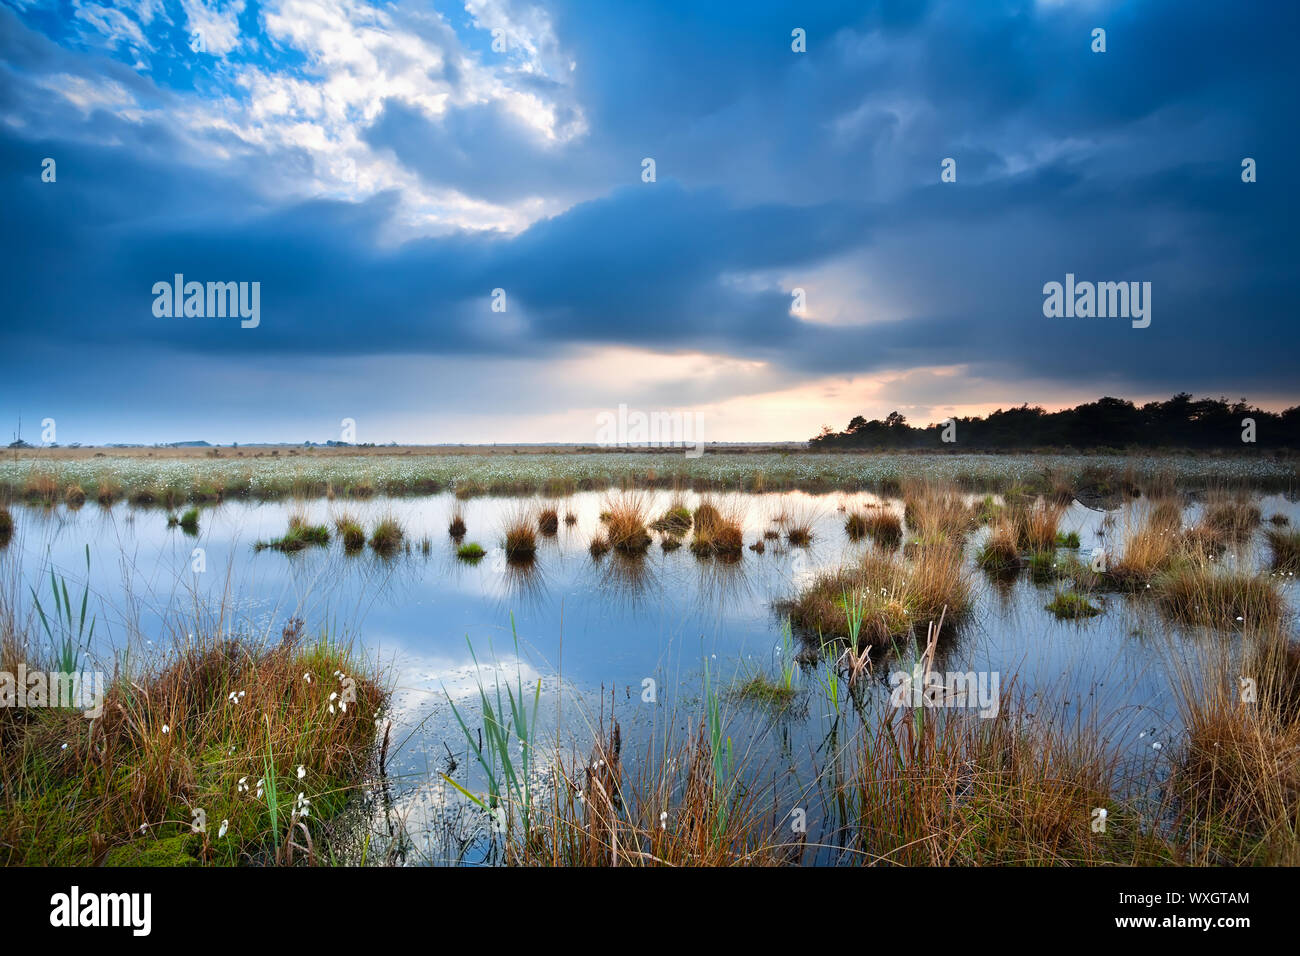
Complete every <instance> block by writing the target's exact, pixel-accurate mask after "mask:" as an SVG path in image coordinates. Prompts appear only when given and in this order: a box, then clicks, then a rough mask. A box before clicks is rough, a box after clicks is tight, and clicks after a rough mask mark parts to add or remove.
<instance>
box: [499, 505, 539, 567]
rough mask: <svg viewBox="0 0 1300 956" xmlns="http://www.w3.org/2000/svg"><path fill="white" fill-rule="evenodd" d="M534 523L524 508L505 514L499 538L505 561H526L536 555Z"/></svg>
mask: <svg viewBox="0 0 1300 956" xmlns="http://www.w3.org/2000/svg"><path fill="white" fill-rule="evenodd" d="M534 525H535V522H534V520H533V518H532V515H531V514H530V513H529V512H528V511H527V510H526V509H524V510H519V511H516V512H514V513H513V514H511V515H509V516H507V518H506V524H505V531H504V533H503V535H502V540H501V547H502V548H503V549H504V551H505V553H506V560H507V561H513V562H515V563H526V562H529V561H532V560H533V559H534V558H535V557H536V556H537V532H536V531H535V530H534Z"/></svg>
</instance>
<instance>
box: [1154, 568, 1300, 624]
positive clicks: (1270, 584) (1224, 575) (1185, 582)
mask: <svg viewBox="0 0 1300 956" xmlns="http://www.w3.org/2000/svg"><path fill="white" fill-rule="evenodd" d="M1152 589H1153V591H1154V593H1155V595H1156V602H1157V604H1158V606H1159V607H1160V609H1161V610H1162V611H1164V612H1165V613H1166V614H1167V615H1168V616H1169V617H1170V618H1171V619H1173V620H1175V621H1177V622H1179V623H1180V624H1185V625H1190V626H1194V627H1206V628H1212V629H1215V630H1248V629H1274V628H1277V627H1278V626H1280V624H1281V623H1282V621H1283V617H1284V615H1285V612H1286V607H1285V604H1284V602H1283V600H1282V596H1281V594H1280V593H1279V591H1278V589H1277V583H1276V581H1274V580H1273V579H1272V578H1270V577H1269V576H1268V575H1266V574H1254V573H1250V572H1246V571H1238V570H1233V569H1230V568H1226V567H1222V566H1219V565H1215V564H1211V563H1208V562H1195V561H1182V562H1179V563H1177V564H1175V565H1174V566H1173V567H1172V568H1170V569H1169V570H1168V571H1166V572H1164V573H1163V574H1161V575H1160V576H1159V577H1157V579H1156V581H1155V582H1154V583H1153V585H1152Z"/></svg>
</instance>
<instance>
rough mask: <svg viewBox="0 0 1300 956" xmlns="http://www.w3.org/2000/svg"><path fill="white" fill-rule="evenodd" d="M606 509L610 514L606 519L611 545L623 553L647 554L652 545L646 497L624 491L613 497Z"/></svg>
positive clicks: (606, 529) (606, 530)
mask: <svg viewBox="0 0 1300 956" xmlns="http://www.w3.org/2000/svg"><path fill="white" fill-rule="evenodd" d="M605 511H606V513H607V514H608V515H609V517H608V518H607V519H606V521H605V535H606V536H607V538H608V540H609V546H610V547H611V548H613V549H614V550H615V551H619V552H622V553H623V554H645V552H646V549H648V548H649V547H650V532H649V531H647V530H646V511H647V508H646V502H645V499H644V498H643V497H642V496H641V495H639V494H635V493H631V492H624V493H623V494H622V495H620V496H618V497H617V498H613V499H611V500H610V501H609V503H608V504H607V505H606V506H605Z"/></svg>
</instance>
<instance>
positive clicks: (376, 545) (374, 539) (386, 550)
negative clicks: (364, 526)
mask: <svg viewBox="0 0 1300 956" xmlns="http://www.w3.org/2000/svg"><path fill="white" fill-rule="evenodd" d="M405 536H406V534H405V532H404V531H403V530H402V525H401V524H400V523H399V522H398V520H397V519H396V518H395V517H393V516H392V515H387V516H385V517H383V518H380V519H379V521H377V522H376V523H375V526H374V528H373V529H371V532H370V547H371V548H372V549H373V550H374V552H375V553H376V554H381V555H390V554H393V553H394V552H395V551H397V549H398V547H399V546H400V545H401V543H402V539H403V538H404V537H405Z"/></svg>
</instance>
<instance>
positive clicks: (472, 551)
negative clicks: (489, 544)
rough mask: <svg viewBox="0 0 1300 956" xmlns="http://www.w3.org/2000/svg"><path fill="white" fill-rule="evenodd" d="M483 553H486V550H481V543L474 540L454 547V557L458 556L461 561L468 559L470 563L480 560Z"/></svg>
mask: <svg viewBox="0 0 1300 956" xmlns="http://www.w3.org/2000/svg"><path fill="white" fill-rule="evenodd" d="M485 554H487V552H486V551H484V550H483V545H481V544H479V543H477V542H475V541H470V542H467V543H466V544H462V545H461V546H460V547H459V548H457V549H456V557H458V558H460V559H461V560H462V561H468V562H469V563H471V564H477V563H478V562H479V561H482V560H483V555H485Z"/></svg>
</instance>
